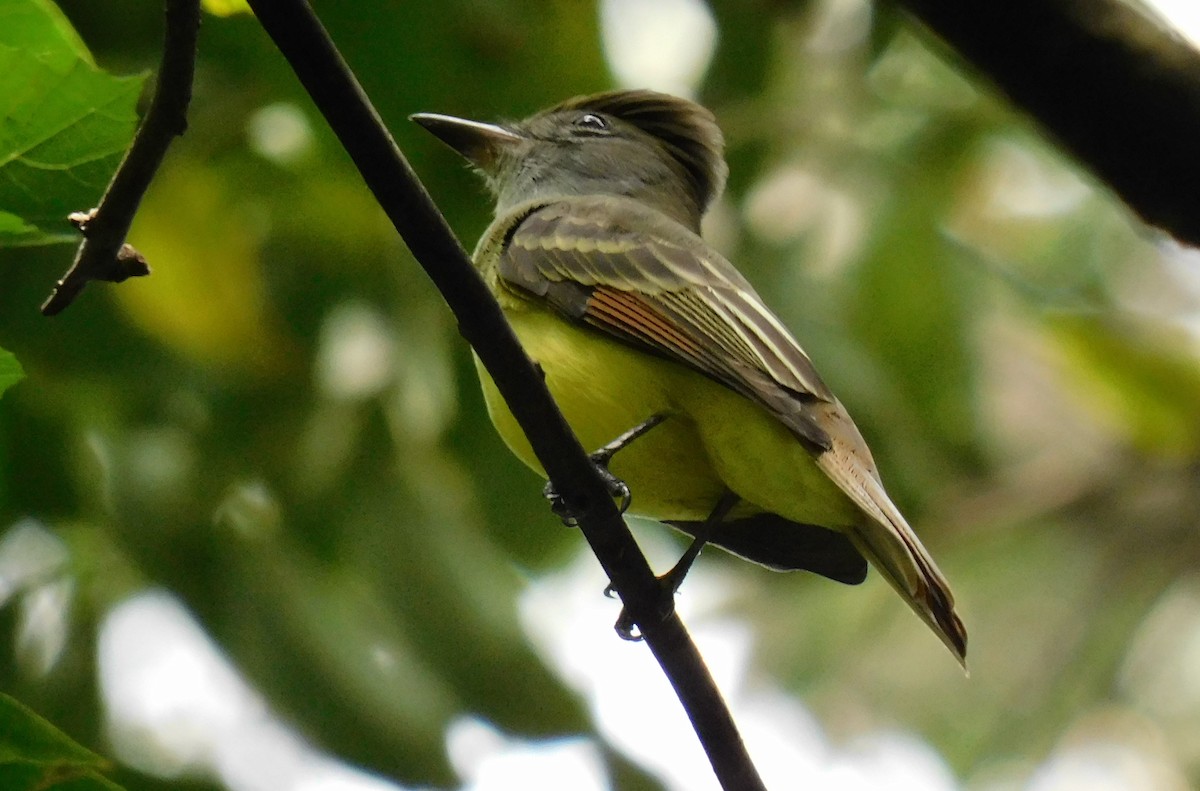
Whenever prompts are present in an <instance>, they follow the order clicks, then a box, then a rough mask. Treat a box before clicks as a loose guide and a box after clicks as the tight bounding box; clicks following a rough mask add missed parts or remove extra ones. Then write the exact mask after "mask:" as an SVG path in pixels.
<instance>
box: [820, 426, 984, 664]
mask: <svg viewBox="0 0 1200 791" xmlns="http://www.w3.org/2000/svg"><path fill="white" fill-rule="evenodd" d="M842 416H845V413H844V412H842ZM845 423H847V424H849V431H846V432H844V433H843V432H831V434H832V440H833V444H832V447H831V448H830V449H829V450H827V451H825V452H824V453H822V454H821V455H820V456H818V458H817V463H818V464H819V465H820V466H821V468H822V469H823V470H824V471H825V473H826V474H827V475H828V476H829V477H830V478H831V479H832V480H833V481H834V483H836V484H837V485H838V487H839V488H841V490H842V491H843V492H845V493H846V494H847V495H848V496H849V497H850V499H851V500H853V501H854V503H855V505H857V506H858V507H859V509H860V510H861V511H862V512H863V514H864V516H865V517H866V518H865V519H863V520H861V521H860V522H859V523H858V524H856V525H853V526H851V527H850V528H849V530H848V531H847V533H848V535H849V537H850V540H851V542H853V544H854V546H855V548H856V549H857V550H858V551H859V552H861V553H862V555H863V557H865V558H866V559H867V560H868V561H870V563H871V565H872V566H874V567H875V568H876V570H877V571H879V573H880V574H881V575H882V576H883V578H884V579H886V580H887V581H888V583H889V584H890V585H891V586H892V587H893V588H895V589H896V592H897V593H899V594H900V595H901V596H902V597H903V598H904V600H905V601H907V602H908V604H909V606H910V607H912V608H913V610H914V611H915V612H916V613H917V615H918V616H920V618H921V620H923V621H924V622H925V623H926V624H928V625H929V627H930V628H931V629H933V631H934V633H935V634H937V636H938V637H940V638H941V640H942V642H943V643H945V644H946V647H947V648H949V649H950V650H951V651H952V652H953V653H954V656H955V657H956V658H957V659H958V661H959V663H960V664H961V665H962V666H963V669H964V670H965V669H966V666H967V665H966V657H967V630H966V628H965V627H964V626H963V622H962V621H961V620H960V619H959V617H958V615H957V613H955V611H954V595H953V594H952V593H951V592H950V585H949V583H948V582H946V578H945V577H944V576H942V572H941V571H940V570H939V569H938V567H937V564H936V563H934V561H933V558H932V557H931V556H930V555H929V552H928V551H926V549H925V547H924V546H922V544H921V540H920V539H919V538H917V535H916V533H914V532H913V530H912V528H911V527H909V526H908V522H907V521H905V519H904V517H903V516H902V515H901V513H900V511H899V509H897V508H896V506H895V504H893V503H892V500H891V498H890V497H888V495H887V492H886V491H884V488H883V484H882V483H880V481H879V477H878V475H877V473H876V472H875V467H874V462H873V461H872V460H871V456H870V451H869V450H867V449H866V444H865V443H864V442H863V441H862V438H861V437H860V436H859V435H858V431H857V429H855V428H854V424H853V423H851V422H850V421H849V416H845ZM843 425H844V424H843ZM856 440H857V442H856Z"/></svg>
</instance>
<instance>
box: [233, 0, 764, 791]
mask: <svg viewBox="0 0 1200 791" xmlns="http://www.w3.org/2000/svg"><path fill="white" fill-rule="evenodd" d="M249 2H250V7H251V9H253V11H254V13H255V15H256V16H257V17H258V20H259V22H260V23H261V24H262V26H263V28H265V29H266V31H267V33H268V34H269V35H270V36H271V38H272V40H273V41H274V42H275V45H276V46H277V47H278V48H279V50H280V52H282V53H283V55H284V57H285V58H287V60H288V62H289V63H290V64H291V66H292V69H293V70H294V71H295V72H296V76H297V77H299V79H300V82H301V84H302V85H303V86H304V87H305V89H307V91H308V92H309V94H310V96H311V97H312V99H313V101H314V102H315V103H316V106H317V108H318V109H319V110H320V112H321V114H322V115H323V116H324V117H325V120H326V121H327V122H328V123H329V125H330V126H331V127H332V128H333V131H334V133H335V134H337V136H338V139H339V140H341V142H342V145H343V146H344V147H345V149H346V151H347V152H348V153H349V154H350V157H351V158H352V159H353V160H354V163H355V165H356V166H357V167H358V170H359V172H360V174H361V175H362V177H363V179H364V181H366V183H367V186H368V187H369V188H370V189H371V191H372V192H373V193H374V194H375V197H376V199H377V200H378V201H379V204H380V206H382V207H383V209H384V211H385V212H386V213H387V215H388V217H389V219H390V220H391V221H392V224H393V225H394V226H395V228H396V230H397V231H398V232H399V233H400V236H401V237H402V238H403V239H404V241H405V242H406V243H407V244H408V246H409V249H410V250H411V251H412V253H413V256H414V257H415V258H416V259H417V261H418V262H419V263H420V264H421V266H422V267H423V268H424V269H425V271H426V273H427V274H428V275H429V277H430V279H431V280H433V282H434V284H435V285H436V286H437V288H438V289H439V291H441V294H442V296H443V298H444V299H445V300H446V302H447V303H448V304H449V306H450V309H451V310H452V311H453V312H454V315H455V317H456V318H457V319H458V323H459V330H460V332H461V333H462V334H463V336H464V337H465V338H466V339H467V341H468V342H470V344H471V346H472V347H473V348H474V349H475V351H476V353H477V354H478V355H479V358H480V359H481V360H482V361H483V364H484V366H485V367H486V368H487V370H488V372H489V373H490V374H491V375H492V378H493V379H494V380H495V382H496V385H497V387H498V388H499V389H500V392H501V393H502V394H503V396H504V398H505V401H506V402H507V403H508V405H509V408H510V409H511V410H512V412H513V415H514V416H515V417H516V418H517V421H518V422H519V423H520V425H521V427H522V429H523V430H524V431H525V434H526V436H527V437H528V438H529V442H530V444H531V445H532V447H533V450H534V452H535V453H536V454H537V457H538V460H539V461H540V462H541V463H542V465H543V467H544V468H545V469H546V471H547V472H548V473H549V475H550V478H551V479H552V480H553V481H554V485H555V488H556V489H557V491H558V493H559V494H560V495H561V496H562V497H563V499H564V500H565V501H566V503H567V504H568V506H569V507H570V509H571V512H572V513H573V514H575V515H576V516H577V517H578V520H579V527H580V529H581V530H582V532H583V535H584V536H585V537H586V539H587V541H588V543H589V544H590V545H591V547H592V550H593V552H595V554H596V557H597V558H598V559H599V561H600V564H601V566H603V568H604V570H605V572H606V573H607V574H608V576H609V579H610V580H611V581H612V585H613V588H614V589H615V590H616V591H617V593H618V594H619V595H620V597H621V600H622V602H623V603H624V605H625V608H626V610H627V611H628V612H629V614H630V615H631V616H632V617H633V619H634V621H635V622H636V623H637V624H638V627H639V630H640V631H641V633H642V634H643V636H644V637H645V640H646V643H647V644H648V645H649V647H650V649H651V651H652V652H653V653H654V656H655V658H656V659H657V660H658V662H659V664H660V666H661V667H662V669H663V672H664V673H665V674H666V676H667V678H668V680H669V681H670V683H671V684H672V686H673V687H674V688H675V691H676V694H677V695H678V696H679V699H680V701H681V702H682V703H683V706H684V709H685V710H686V711H687V714H688V716H689V717H690V718H691V721H692V724H693V727H695V729H696V732H697V734H698V735H699V737H700V741H701V743H702V745H703V746H704V749H705V751H706V752H707V753H708V756H709V760H710V761H711V762H712V764H713V769H714V771H715V772H716V774H717V778H718V779H719V781H720V782H721V784H722V786H723V787H724V788H725V789H737V790H738V791H742V789H762V788H764V786H763V784H762V781H761V780H760V779H759V776H758V773H757V771H756V770H755V768H754V765H753V763H751V761H750V758H749V756H748V755H747V753H746V750H745V747H744V745H743V744H742V740H741V737H740V735H739V734H738V731H737V727H736V726H735V725H734V722H733V719H732V717H731V716H730V714H729V711H728V709H727V708H726V706H725V704H724V701H723V700H722V699H721V695H720V692H719V691H718V690H717V687H716V684H715V683H714V682H713V680H712V676H711V675H710V674H709V672H708V670H707V668H706V667H705V666H704V661H703V659H702V658H701V657H700V654H699V652H698V651H697V650H696V647H695V644H694V643H692V641H691V638H690V637H689V636H688V634H687V632H686V631H685V629H684V627H683V624H682V622H681V621H680V620H679V617H678V616H677V615H676V614H675V613H674V612H672V613H670V614H669V615H667V616H666V617H664V614H663V613H662V612H661V611H660V610H659V606H660V602H661V598H662V597H661V592H660V588H659V586H658V584H657V582H656V580H655V579H654V575H653V573H652V572H651V571H650V567H649V565H648V564H647V563H646V559H645V557H644V556H643V555H642V553H641V551H640V550H639V549H638V546H637V544H636V542H635V541H634V540H633V536H632V535H631V534H630V532H629V528H628V527H627V526H626V525H625V522H624V520H623V519H622V518H621V515H620V513H619V512H618V511H617V508H616V506H615V505H614V504H613V501H612V498H611V497H610V496H609V494H608V489H607V487H606V486H605V484H604V482H603V481H602V480H601V478H600V476H599V475H598V474H597V472H596V470H595V469H594V468H593V466H592V464H591V462H590V461H589V460H588V457H587V454H586V453H585V452H584V449H583V447H582V446H581V445H580V444H579V441H578V440H577V439H576V438H575V435H574V434H573V433H572V432H571V429H570V428H569V427H568V426H567V423H566V421H565V420H564V419H563V416H562V413H561V412H559V411H558V408H557V406H556V405H555V404H554V401H553V400H552V399H551V397H550V394H549V392H548V391H547V390H546V387H545V385H544V384H543V382H542V379H541V377H540V376H539V375H538V372H537V370H536V369H535V368H534V366H533V364H532V363H531V362H530V360H529V358H528V357H527V356H526V355H525V353H524V351H523V350H522V349H521V346H520V344H519V343H518V342H517V339H516V336H515V335H513V333H512V330H511V328H510V327H509V326H508V323H507V321H505V319H504V316H503V314H502V313H501V312H500V308H499V306H498V305H497V304H496V300H495V299H494V298H493V297H492V295H491V293H490V292H489V291H488V288H487V286H486V285H485V284H484V282H483V280H482V278H480V276H479V274H478V272H476V270H475V268H474V266H472V264H471V261H470V258H469V257H468V256H467V253H466V251H465V250H463V248H462V245H460V244H459V242H458V240H457V239H456V238H455V236H454V233H453V232H452V231H451V230H450V227H449V226H448V225H447V223H446V220H445V218H444V217H443V216H442V215H441V212H439V211H438V209H437V207H436V206H435V205H434V203H433V201H432V199H431V198H430V197H429V195H428V193H427V192H426V191H425V188H424V186H423V185H422V184H421V182H420V181H419V179H418V178H417V176H416V174H415V173H413V171H412V169H411V168H410V167H409V165H408V162H407V161H406V160H405V159H404V155H403V154H402V153H401V152H400V149H399V148H398V147H397V146H396V144H395V142H394V141H393V140H392V137H391V135H390V134H389V133H388V131H387V128H386V127H385V126H384V125H383V123H382V121H381V120H380V118H379V116H378V114H377V113H376V112H375V109H374V108H373V107H372V106H371V104H370V102H369V100H368V99H367V97H366V95H365V94H364V93H363V91H362V88H361V86H360V85H359V84H358V81H357V80H356V79H355V77H354V75H353V74H352V73H351V71H350V69H349V67H348V66H347V65H346V64H345V62H344V61H343V60H342V58H341V55H340V54H339V53H338V51H337V49H336V48H335V47H334V44H333V42H332V41H331V40H330V39H329V36H328V34H327V33H326V32H325V29H324V28H323V27H322V25H321V23H320V21H319V20H318V19H317V17H316V16H315V14H314V13H313V12H312V9H311V8H310V7H309V6H308V4H307V3H305V2H304V1H303V0H249ZM414 109H417V108H414Z"/></svg>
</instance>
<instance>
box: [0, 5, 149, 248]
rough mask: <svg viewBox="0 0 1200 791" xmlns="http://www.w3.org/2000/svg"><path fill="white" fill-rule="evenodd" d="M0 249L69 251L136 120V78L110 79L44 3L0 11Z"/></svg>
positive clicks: (138, 82) (139, 80)
mask: <svg viewBox="0 0 1200 791" xmlns="http://www.w3.org/2000/svg"><path fill="white" fill-rule="evenodd" d="M0 31H3V32H0V119H2V120H0V245H3V246H15V245H28V244H47V243H51V242H70V241H74V240H75V239H76V238H77V235H76V234H75V232H74V230H73V229H72V228H71V226H70V225H69V224H68V223H67V219H66V218H67V215H68V214H70V213H71V212H73V211H86V210H87V209H89V208H91V207H92V206H94V205H95V204H96V202H97V201H98V199H99V197H100V195H101V194H102V193H103V191H104V187H105V185H106V184H107V183H108V180H109V178H110V177H111V176H112V173H113V171H114V170H115V169H116V167H117V164H118V163H119V162H120V158H121V155H122V153H123V152H124V150H125V148H126V147H127V146H128V145H129V141H130V139H131V138H132V136H133V130H134V127H135V124H136V121H137V115H136V113H135V107H136V103H137V99H138V96H139V94H140V93H141V89H142V81H143V78H142V77H120V78H118V77H113V76H111V75H108V74H105V73H104V72H102V71H100V70H98V69H96V67H95V66H93V65H92V62H91V57H90V55H89V54H88V52H87V49H86V48H85V47H84V46H83V44H82V42H80V41H79V38H78V36H76V35H75V34H74V32H73V31H72V30H71V28H70V25H69V24H68V23H67V22H66V20H65V19H63V18H62V15H61V12H59V11H58V9H57V8H55V7H54V6H53V5H52V4H49V3H43V2H39V1H38V0H6V2H4V3H2V4H0Z"/></svg>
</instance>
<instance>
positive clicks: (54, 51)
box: [0, 0, 95, 67]
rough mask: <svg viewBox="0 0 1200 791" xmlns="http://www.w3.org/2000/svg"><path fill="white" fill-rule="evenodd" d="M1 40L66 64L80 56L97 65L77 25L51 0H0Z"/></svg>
mask: <svg viewBox="0 0 1200 791" xmlns="http://www.w3.org/2000/svg"><path fill="white" fill-rule="evenodd" d="M0 44H4V45H7V46H10V47H18V48H20V49H24V50H26V51H28V52H29V53H31V54H33V55H38V56H42V57H45V58H47V59H49V60H51V61H52V62H53V63H56V64H57V65H59V66H63V67H66V66H70V65H71V64H72V63H74V62H75V61H77V60H82V61H85V62H86V63H88V64H89V65H95V64H94V62H93V61H92V53H90V52H88V48H87V46H86V45H85V44H84V43H83V40H82V39H81V38H79V34H78V33H76V32H75V28H73V27H71V23H70V21H69V20H68V19H67V18H66V17H65V16H64V15H63V12H62V11H60V10H59V8H58V6H56V5H55V4H54V3H52V2H50V0H3V2H0Z"/></svg>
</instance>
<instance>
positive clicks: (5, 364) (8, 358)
mask: <svg viewBox="0 0 1200 791" xmlns="http://www.w3.org/2000/svg"><path fill="white" fill-rule="evenodd" d="M24 378H25V372H24V371H23V370H21V364H20V363H19V362H17V358H16V357H13V354H12V352H6V351H4V350H3V349H0V395H3V394H4V391H5V390H7V389H8V388H10V387H12V386H13V385H15V384H16V383H17V382H19V381H21V380H22V379H24Z"/></svg>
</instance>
